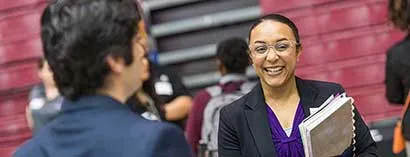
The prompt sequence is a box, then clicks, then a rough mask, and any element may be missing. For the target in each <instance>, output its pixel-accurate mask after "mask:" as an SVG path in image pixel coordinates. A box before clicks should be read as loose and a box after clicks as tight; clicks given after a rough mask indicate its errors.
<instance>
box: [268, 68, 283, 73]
mask: <svg viewBox="0 0 410 157" xmlns="http://www.w3.org/2000/svg"><path fill="white" fill-rule="evenodd" d="M282 70H283V67H273V68H265V71H266V72H267V74H269V75H279V74H280V73H282Z"/></svg>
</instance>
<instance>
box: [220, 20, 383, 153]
mask: <svg viewBox="0 0 410 157" xmlns="http://www.w3.org/2000/svg"><path fill="white" fill-rule="evenodd" d="M248 46H249V49H250V50H249V57H250V60H251V62H252V66H253V68H254V69H255V71H256V74H257V75H258V77H259V84H258V85H257V86H256V87H255V88H254V89H253V90H252V91H251V92H250V93H249V94H247V95H245V96H243V97H242V98H241V99H239V100H238V101H236V102H234V103H233V104H230V105H228V106H226V107H224V108H223V109H222V110H221V115H220V122H219V135H218V154H219V157H240V156H261V157H275V156H281V157H282V156H283V157H284V156H304V150H303V144H302V140H301V137H300V133H299V129H298V125H299V124H300V123H301V122H302V120H303V119H304V118H306V117H307V116H309V115H310V110H309V108H314V107H319V105H320V104H322V103H323V102H324V101H325V100H326V98H328V97H329V96H330V95H332V94H337V93H343V92H344V89H343V87H342V86H340V85H339V84H336V83H330V82H320V81H312V80H303V79H300V78H298V77H296V76H295V69H296V64H297V61H298V58H299V56H300V55H301V54H302V51H303V47H302V44H301V43H300V38H299V33H298V29H297V27H296V25H295V24H294V23H293V22H292V21H291V20H290V19H288V18H286V17H285V16H282V15H279V14H271V15H266V16H264V17H261V18H260V19H259V20H258V21H256V22H255V24H254V25H253V26H252V27H251V28H250V31H249V45H248ZM354 119H355V127H356V130H355V134H356V137H355V138H356V139H355V140H356V141H357V143H356V144H354V146H355V147H356V150H354V151H353V144H352V145H351V146H350V147H348V148H346V150H345V152H344V153H343V154H341V155H342V156H352V155H353V154H356V155H365V156H377V148H376V144H375V142H374V141H373V139H372V137H371V136H370V132H369V129H368V127H367V126H366V124H365V123H364V122H363V120H362V119H361V116H360V114H359V113H358V112H357V110H355V117H354ZM267 137H269V138H267ZM255 145H256V147H255Z"/></svg>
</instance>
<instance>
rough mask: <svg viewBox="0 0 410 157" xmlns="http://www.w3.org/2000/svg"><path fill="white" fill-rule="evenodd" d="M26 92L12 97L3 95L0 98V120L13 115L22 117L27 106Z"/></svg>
mask: <svg viewBox="0 0 410 157" xmlns="http://www.w3.org/2000/svg"><path fill="white" fill-rule="evenodd" d="M28 92H29V91H28V90H27V91H26V92H19V93H17V94H14V95H10V94H9V95H5V96H2V97H3V98H0V118H2V117H5V116H13V115H24V111H25V107H26V106H27V105H28Z"/></svg>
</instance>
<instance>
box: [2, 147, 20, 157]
mask: <svg viewBox="0 0 410 157" xmlns="http://www.w3.org/2000/svg"><path fill="white" fill-rule="evenodd" d="M16 147H17V146H7V147H6V146H3V147H0V156H1V157H11V156H12V154H13V152H14V151H15V150H16Z"/></svg>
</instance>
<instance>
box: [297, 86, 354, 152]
mask: <svg viewBox="0 0 410 157" xmlns="http://www.w3.org/2000/svg"><path fill="white" fill-rule="evenodd" d="M353 101H354V100H353V98H351V97H347V96H346V94H345V93H343V94H340V95H338V96H336V97H335V96H333V95H332V96H330V97H329V98H328V99H327V100H326V101H325V102H324V103H323V104H322V105H321V106H320V107H319V108H318V109H317V111H315V112H314V113H312V114H311V115H310V116H309V117H307V118H306V119H304V120H303V121H302V123H301V124H299V131H300V135H301V138H302V142H303V148H304V151H305V156H306V157H329V156H338V155H340V154H342V153H343V152H344V150H345V149H347V148H348V147H349V146H350V145H351V144H352V140H353V138H354V127H353V124H354V123H353V122H354V121H353V116H354V113H353V109H354V106H353Z"/></svg>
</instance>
